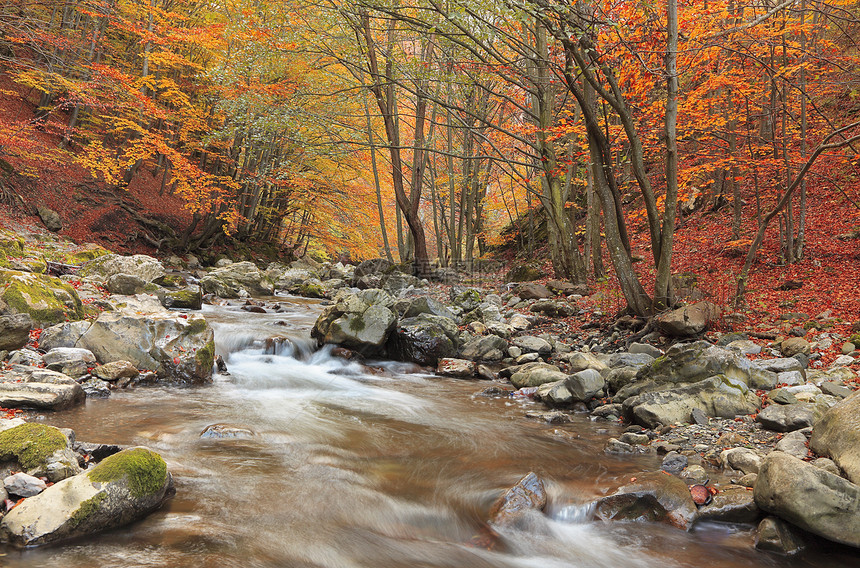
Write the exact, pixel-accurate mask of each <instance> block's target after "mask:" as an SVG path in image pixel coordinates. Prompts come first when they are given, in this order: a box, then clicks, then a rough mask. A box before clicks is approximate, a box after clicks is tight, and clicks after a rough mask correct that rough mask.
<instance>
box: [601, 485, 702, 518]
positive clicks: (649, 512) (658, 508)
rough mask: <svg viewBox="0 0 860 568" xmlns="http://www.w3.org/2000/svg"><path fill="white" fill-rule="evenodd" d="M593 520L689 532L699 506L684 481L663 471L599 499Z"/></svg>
mask: <svg viewBox="0 0 860 568" xmlns="http://www.w3.org/2000/svg"><path fill="white" fill-rule="evenodd" d="M594 516H595V517H596V518H598V519H601V520H604V521H609V520H616V521H623V520H628V521H642V520H646V521H666V522H668V523H670V524H672V525H674V526H676V527H678V528H680V529H684V530H686V529H688V528H690V525H691V523H692V522H693V519H694V518H695V516H696V504H695V503H694V502H693V498H692V496H690V490H689V489H688V488H687V484H686V483H685V482H684V481H683V480H682V479H680V478H678V477H675V476H674V475H670V474H667V473H665V472H663V471H659V472H647V473H640V474H637V475H635V476H633V477H631V478H630V483H628V484H626V485H624V486H622V487H620V488H619V489H618V490H617V491H616V492H615V493H614V494H613V495H609V496H607V497H603V498H601V499H598V500H597V502H596V503H595V508H594Z"/></svg>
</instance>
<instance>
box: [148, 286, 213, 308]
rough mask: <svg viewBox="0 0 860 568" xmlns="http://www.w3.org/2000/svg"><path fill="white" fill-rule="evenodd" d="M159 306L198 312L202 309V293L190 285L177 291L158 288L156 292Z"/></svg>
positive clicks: (198, 288) (198, 287)
mask: <svg viewBox="0 0 860 568" xmlns="http://www.w3.org/2000/svg"><path fill="white" fill-rule="evenodd" d="M156 295H157V296H158V300H159V301H160V302H161V305H162V306H164V307H165V308H168V309H179V310H199V309H201V308H202V307H203V291H202V290H201V289H200V286H196V285H192V286H188V287H186V288H180V289H178V290H171V289H164V288H159V290H158V291H157V292H156Z"/></svg>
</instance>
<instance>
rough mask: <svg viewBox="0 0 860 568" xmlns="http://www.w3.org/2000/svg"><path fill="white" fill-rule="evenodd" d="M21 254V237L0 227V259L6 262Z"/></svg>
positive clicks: (22, 249)
mask: <svg viewBox="0 0 860 568" xmlns="http://www.w3.org/2000/svg"><path fill="white" fill-rule="evenodd" d="M23 255H24V241H23V239H21V237H19V236H18V235H16V234H14V233H11V232H9V231H5V230H2V229H0V261H3V262H4V263H8V262H9V260H10V259H13V258H21V257H22V256H23ZM4 266H5V264H4Z"/></svg>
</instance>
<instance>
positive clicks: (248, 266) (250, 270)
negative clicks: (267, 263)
mask: <svg viewBox="0 0 860 568" xmlns="http://www.w3.org/2000/svg"><path fill="white" fill-rule="evenodd" d="M200 286H201V287H202V288H203V291H204V292H206V293H207V294H215V295H216V296H219V297H221V298H237V297H239V296H240V295H241V292H242V290H244V291H246V292H247V293H248V294H251V295H252V296H270V295H272V294H273V293H274V292H275V286H274V284H272V281H271V280H269V277H268V276H266V274H265V273H263V272H261V271H260V269H259V268H257V266H256V265H255V264H254V263H253V262H248V261H245V262H234V263H233V264H229V265H227V266H223V267H221V268H218V269H216V270H213V271H212V272H210V273H209V274H207V275H206V276H204V277H203V278H202V279H201V280H200Z"/></svg>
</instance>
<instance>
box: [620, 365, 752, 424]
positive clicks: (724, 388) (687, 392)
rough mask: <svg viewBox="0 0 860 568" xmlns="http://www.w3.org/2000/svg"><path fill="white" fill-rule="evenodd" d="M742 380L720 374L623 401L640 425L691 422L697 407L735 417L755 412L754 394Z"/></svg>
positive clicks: (626, 411) (625, 409)
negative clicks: (731, 378)
mask: <svg viewBox="0 0 860 568" xmlns="http://www.w3.org/2000/svg"><path fill="white" fill-rule="evenodd" d="M748 393H750V391H749V390H748V389H747V388H746V386H745V385H744V384H743V383H740V382H737V381H732V380H730V379H729V378H727V377H725V376H723V375H718V376H713V377H711V378H708V379H705V380H701V381H699V382H696V383H692V384H689V385H686V386H680V387H675V388H671V389H666V390H659V391H651V392H644V393H642V394H639V395H637V396H631V397H630V398H628V399H626V400H625V401H624V403H623V404H624V411H625V413H626V414H627V415H628V416H630V417H631V419H632V420H633V421H635V422H636V423H637V424H640V425H642V426H645V427H648V428H656V427H657V426H660V425H671V424H674V423H676V422H689V421H690V415H691V413H692V411H693V409H694V408H699V409H700V410H702V411H703V412H704V413H705V415H706V416H709V417H712V418H716V417H719V418H734V417H735V416H738V415H744V414H752V413H754V412H755V411H756V406H755V404H753V402H752V399H754V398H755V396H754V394H751V393H750V395H751V396H749V397H748V396H747V394H748Z"/></svg>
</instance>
